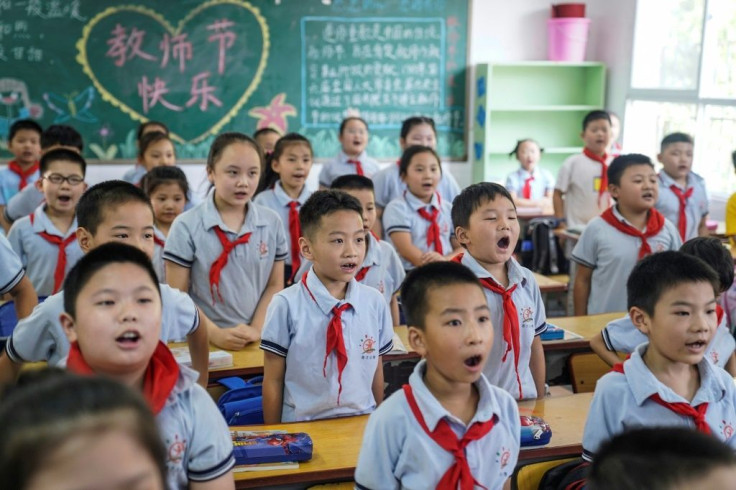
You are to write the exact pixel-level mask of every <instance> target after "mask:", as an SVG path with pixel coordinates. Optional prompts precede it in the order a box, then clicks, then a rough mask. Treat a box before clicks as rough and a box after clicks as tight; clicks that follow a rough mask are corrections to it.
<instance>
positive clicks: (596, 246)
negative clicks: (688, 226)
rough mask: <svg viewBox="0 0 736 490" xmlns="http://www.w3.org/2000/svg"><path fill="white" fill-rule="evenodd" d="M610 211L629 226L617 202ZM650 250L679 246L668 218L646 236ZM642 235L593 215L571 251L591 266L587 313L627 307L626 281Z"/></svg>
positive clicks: (580, 262) (657, 250) (579, 259)
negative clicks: (658, 230) (656, 230)
mask: <svg viewBox="0 0 736 490" xmlns="http://www.w3.org/2000/svg"><path fill="white" fill-rule="evenodd" d="M613 214H614V215H615V216H616V218H618V219H619V220H620V221H621V222H622V223H626V224H628V225H629V226H633V225H631V223H629V222H628V221H626V219H624V217H623V216H621V213H619V212H618V208H617V207H616V206H614V207H613ZM647 243H649V246H650V247H651V249H652V253H657V252H663V251H665V250H679V248H680V246H681V245H682V240H680V234H679V233H678V231H677V228H675V225H673V224H672V223H671V222H670V221H669V220H665V222H664V227H663V228H662V229H661V230H660V232H659V233H657V234H656V235H655V236H653V237H650V238H648V239H647ZM640 247H641V239H640V238H638V237H635V236H631V235H627V234H626V233H623V232H621V231H618V230H617V229H616V228H614V227H613V226H611V225H609V224H608V223H606V222H605V221H604V220H603V218H601V217H596V218H593V219H592V220H591V221H590V223H588V226H586V227H585V230H583V233H582V235H580V239H579V240H578V243H577V244H576V245H575V248H574V249H573V251H572V256H571V258H572V260H574V261H575V262H577V263H578V264H582V265H584V266H586V267H589V268H591V269H593V276H592V278H591V283H590V295H589V296H588V315H593V314H596V313H608V312H612V311H626V310H627V308H626V281H627V280H628V278H629V274H631V270H632V269H633V268H634V266H635V265H636V263H637V262H638V261H639V258H638V257H639V248H640Z"/></svg>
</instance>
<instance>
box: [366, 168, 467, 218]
mask: <svg viewBox="0 0 736 490" xmlns="http://www.w3.org/2000/svg"><path fill="white" fill-rule="evenodd" d="M372 180H373V192H374V194H375V196H376V204H377V205H378V206H379V207H382V208H385V207H386V206H388V203H390V202H391V201H393V200H394V199H396V198H397V197H401V195H402V194H403V192H404V191H405V190H406V183H405V182H404V181H403V180H401V176H400V175H399V162H396V164H395V165H392V164H389V165H387V166H386V167H384V168H382V169H381V170H379V171H378V172H376V173H375V174H374V175H373V177H372ZM460 191H461V189H460V186H459V185H458V183H457V180H455V177H453V176H452V173H450V170H449V169H448V168H447V165H444V164H443V165H442V177H441V178H440V183H439V184H438V185H437V192H439V193H440V196H442V200H443V201H447V202H449V203H452V201H454V200H455V197H456V196H457V195H458V194H460Z"/></svg>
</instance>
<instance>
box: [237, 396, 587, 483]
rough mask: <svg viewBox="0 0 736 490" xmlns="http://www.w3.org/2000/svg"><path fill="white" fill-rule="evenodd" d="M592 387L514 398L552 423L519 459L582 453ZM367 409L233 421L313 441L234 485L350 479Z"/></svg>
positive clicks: (525, 409) (526, 410)
mask: <svg viewBox="0 0 736 490" xmlns="http://www.w3.org/2000/svg"><path fill="white" fill-rule="evenodd" d="M592 396H593V394H592V393H581V394H577V395H569V396H560V397H554V398H547V399H545V400H540V401H526V402H521V403H519V412H520V413H521V414H522V415H529V414H532V415H537V416H539V417H543V418H544V420H545V421H546V422H547V423H548V424H549V425H550V427H551V428H552V440H551V441H550V443H549V444H548V445H547V446H544V447H538V448H529V449H522V450H521V453H520V454H519V461H524V462H528V461H530V460H543V459H552V458H562V457H568V456H579V455H580V454H581V453H582V441H583V428H584V426H585V419H586V418H587V415H588V409H589V407H590V400H591V398H592ZM367 421H368V416H367V415H361V416H358V417H346V418H340V419H329V420H317V421H314V422H298V423H293V424H279V425H267V426H250V427H234V429H235V430H276V429H279V430H286V431H289V432H306V433H308V434H309V435H310V436H311V438H312V441H313V442H314V452H313V455H312V459H311V460H310V461H306V462H303V463H300V464H299V468H296V469H289V470H272V471H253V472H242V473H235V486H236V488H257V487H267V486H276V485H294V484H299V485H313V484H316V483H324V482H330V481H339V480H351V479H352V478H353V474H354V472H355V466H356V464H357V462H358V454H359V453H360V445H361V444H360V441H361V437H362V434H363V431H364V430H365V424H366V422H367Z"/></svg>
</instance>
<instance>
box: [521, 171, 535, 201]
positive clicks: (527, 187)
mask: <svg viewBox="0 0 736 490" xmlns="http://www.w3.org/2000/svg"><path fill="white" fill-rule="evenodd" d="M533 180H534V176H533V175H529V177H527V178H526V179H524V188H523V189H521V197H523V198H524V199H531V198H532V181H533Z"/></svg>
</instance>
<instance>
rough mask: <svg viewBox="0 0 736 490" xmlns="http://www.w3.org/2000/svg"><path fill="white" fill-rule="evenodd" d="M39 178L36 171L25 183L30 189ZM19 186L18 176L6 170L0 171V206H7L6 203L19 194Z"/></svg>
mask: <svg viewBox="0 0 736 490" xmlns="http://www.w3.org/2000/svg"><path fill="white" fill-rule="evenodd" d="M39 176H40V175H39V173H38V170H36V171H35V172H34V173H33V174H32V175H30V176H29V177H28V178H27V179H26V182H28V184H27V185H28V186H31V187H32V186H33V183H34V182H36V181H37V180H38V178H39ZM19 185H20V176H19V175H18V174H16V173H15V172H13V171H11V170H10V169H8V168H4V169H2V170H0V206H5V205H6V204H8V201H10V199H11V198H12V197H13V196H14V195H16V194H17V193H18V192H19V190H20V189H18V186H19Z"/></svg>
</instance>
